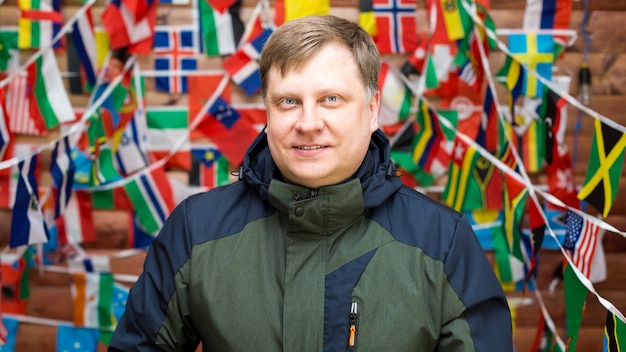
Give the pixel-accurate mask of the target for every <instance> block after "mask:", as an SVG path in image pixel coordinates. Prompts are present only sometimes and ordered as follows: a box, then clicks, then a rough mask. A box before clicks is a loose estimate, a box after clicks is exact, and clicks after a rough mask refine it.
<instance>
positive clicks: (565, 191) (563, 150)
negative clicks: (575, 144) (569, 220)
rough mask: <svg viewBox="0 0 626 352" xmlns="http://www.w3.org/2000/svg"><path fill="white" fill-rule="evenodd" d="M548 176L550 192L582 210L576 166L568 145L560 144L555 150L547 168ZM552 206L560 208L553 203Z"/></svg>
mask: <svg viewBox="0 0 626 352" xmlns="http://www.w3.org/2000/svg"><path fill="white" fill-rule="evenodd" d="M546 174H547V176H548V193H550V194H551V195H553V196H555V197H556V198H558V199H559V200H561V201H562V202H563V203H565V204H566V205H567V206H570V207H572V208H574V209H579V210H580V200H578V197H577V196H576V182H575V180H574V166H573V165H572V160H571V158H570V156H569V152H568V150H567V145H565V144H560V145H558V146H557V147H556V148H554V150H553V156H552V163H551V164H549V165H548V167H547V169H546ZM549 206H550V207H552V208H556V209H560V208H559V207H557V206H554V205H551V203H549Z"/></svg>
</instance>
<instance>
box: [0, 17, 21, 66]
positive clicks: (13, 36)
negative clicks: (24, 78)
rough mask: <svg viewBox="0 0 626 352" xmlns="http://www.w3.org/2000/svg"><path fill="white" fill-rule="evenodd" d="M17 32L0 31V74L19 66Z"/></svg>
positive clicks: (9, 30)
mask: <svg viewBox="0 0 626 352" xmlns="http://www.w3.org/2000/svg"><path fill="white" fill-rule="evenodd" d="M17 35H18V34H17V31H16V30H11V29H4V28H2V29H0V72H6V71H9V68H12V69H14V68H17V67H19V66H20V58H19V56H20V53H19V50H18V47H17Z"/></svg>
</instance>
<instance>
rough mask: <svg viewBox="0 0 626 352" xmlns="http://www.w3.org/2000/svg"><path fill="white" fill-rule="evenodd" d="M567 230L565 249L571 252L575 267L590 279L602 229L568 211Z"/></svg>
mask: <svg viewBox="0 0 626 352" xmlns="http://www.w3.org/2000/svg"><path fill="white" fill-rule="evenodd" d="M565 228H566V230H565V241H564V243H563V247H564V248H565V249H568V250H570V253H571V255H572V260H573V261H574V265H576V267H577V268H578V269H579V270H580V271H581V272H582V273H583V274H584V275H585V276H586V277H587V278H588V277H589V274H591V262H592V260H593V255H594V252H595V250H596V243H597V237H598V232H599V230H600V227H599V226H598V225H596V224H594V223H593V222H591V221H589V220H588V219H586V218H583V217H582V216H580V215H578V214H576V213H574V212H573V211H570V210H568V211H567V214H566V215H565Z"/></svg>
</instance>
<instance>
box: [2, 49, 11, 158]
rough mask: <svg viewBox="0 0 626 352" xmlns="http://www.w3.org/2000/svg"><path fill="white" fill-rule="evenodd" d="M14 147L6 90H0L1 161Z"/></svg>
mask: <svg viewBox="0 0 626 352" xmlns="http://www.w3.org/2000/svg"><path fill="white" fill-rule="evenodd" d="M0 45H1V44H0ZM12 145H13V135H12V133H11V130H10V129H9V116H8V115H7V112H6V108H5V89H4V88H0V161H2V160H5V159H6V156H8V155H10V154H11V152H12Z"/></svg>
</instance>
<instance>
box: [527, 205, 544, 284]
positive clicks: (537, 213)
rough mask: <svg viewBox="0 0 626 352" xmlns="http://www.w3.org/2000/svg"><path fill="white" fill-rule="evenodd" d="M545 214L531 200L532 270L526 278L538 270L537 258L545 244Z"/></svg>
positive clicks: (529, 208)
mask: <svg viewBox="0 0 626 352" xmlns="http://www.w3.org/2000/svg"><path fill="white" fill-rule="evenodd" d="M542 213H544V210H543V208H541V206H537V205H536V204H535V202H534V201H533V200H532V199H531V200H530V201H529V203H528V218H529V219H530V239H531V246H532V253H531V257H530V269H529V272H528V275H526V278H527V279H528V278H530V276H532V275H534V274H535V271H536V269H537V259H538V258H537V257H538V255H539V250H540V249H541V245H542V244H543V238H544V236H545V233H546V222H545V221H544V220H543V217H542V216H541V214H542Z"/></svg>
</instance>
